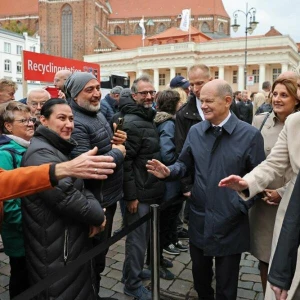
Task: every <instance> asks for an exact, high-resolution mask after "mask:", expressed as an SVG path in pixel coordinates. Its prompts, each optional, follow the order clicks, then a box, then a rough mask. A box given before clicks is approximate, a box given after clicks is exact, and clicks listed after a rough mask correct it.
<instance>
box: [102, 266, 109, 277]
mask: <svg viewBox="0 0 300 300" xmlns="http://www.w3.org/2000/svg"><path fill="white" fill-rule="evenodd" d="M110 271H111V268H110V267H105V269H104V270H103V272H102V273H101V277H102V276H105V275H106V274H107V273H109V272H110Z"/></svg>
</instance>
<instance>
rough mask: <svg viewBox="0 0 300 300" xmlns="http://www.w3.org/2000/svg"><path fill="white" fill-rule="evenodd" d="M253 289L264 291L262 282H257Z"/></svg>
mask: <svg viewBox="0 0 300 300" xmlns="http://www.w3.org/2000/svg"><path fill="white" fill-rule="evenodd" d="M253 290H254V291H256V292H263V287H262V284H261V283H255V284H254V286H253Z"/></svg>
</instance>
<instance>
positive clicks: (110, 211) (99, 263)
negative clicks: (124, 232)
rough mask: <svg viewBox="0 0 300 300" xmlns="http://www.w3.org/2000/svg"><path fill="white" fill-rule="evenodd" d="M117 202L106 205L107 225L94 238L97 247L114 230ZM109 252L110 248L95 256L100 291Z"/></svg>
mask: <svg viewBox="0 0 300 300" xmlns="http://www.w3.org/2000/svg"><path fill="white" fill-rule="evenodd" d="M116 208H117V204H116V203H115V204H113V205H111V206H109V207H106V211H105V216H106V225H105V229H104V231H103V232H101V233H100V234H98V235H97V236H95V237H94V238H93V246H94V247H96V246H98V245H99V244H102V243H103V242H105V241H107V240H108V239H109V238H110V237H111V232H112V226H113V220H114V215H115V212H116ZM107 252H108V249H106V250H104V251H103V252H102V253H100V254H98V255H97V256H95V258H94V261H95V272H96V280H97V287H96V288H97V290H98V292H99V286H100V279H101V276H100V273H102V272H103V271H104V269H105V260H106V254H107ZM98 284H99V285H98Z"/></svg>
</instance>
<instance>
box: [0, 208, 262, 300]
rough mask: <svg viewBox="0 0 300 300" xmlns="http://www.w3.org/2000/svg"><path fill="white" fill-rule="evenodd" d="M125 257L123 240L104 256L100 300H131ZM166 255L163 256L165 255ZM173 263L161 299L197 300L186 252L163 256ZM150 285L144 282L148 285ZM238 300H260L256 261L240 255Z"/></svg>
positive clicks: (4, 284)
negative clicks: (124, 271)
mask: <svg viewBox="0 0 300 300" xmlns="http://www.w3.org/2000/svg"><path fill="white" fill-rule="evenodd" d="M120 224H121V216H120V210H119V208H118V209H117V213H116V215H115V219H114V229H117V228H119V227H120ZM183 243H185V241H183ZM124 253H125V238H123V239H122V240H120V241H118V242H117V243H116V244H114V245H112V246H111V247H110V249H109V252H108V254H107V261H106V268H105V270H104V272H103V274H102V275H103V276H102V279H101V291H100V296H101V297H113V298H116V299H119V300H131V299H133V298H132V297H128V296H126V295H125V294H124V293H123V286H124V285H123V284H122V283H121V277H122V267H123V261H124ZM164 255H165V254H164ZM165 257H167V258H168V259H170V260H172V262H173V264H174V266H173V268H171V269H170V271H172V272H173V273H174V274H175V275H176V277H175V279H174V280H170V281H168V280H164V279H161V280H160V289H161V299H166V300H172V299H174V300H175V299H178V300H181V299H185V300H193V299H197V296H196V292H195V291H194V289H193V282H192V272H191V267H192V266H191V258H190V255H189V253H188V252H182V253H181V254H180V255H178V256H171V255H165ZM8 263H9V259H8V257H7V256H6V255H5V254H4V253H0V300H7V299H9V294H8V290H7V289H8V283H9V275H10V267H9V264H8ZM149 284H150V281H145V285H149ZM237 299H238V300H242V299H253V300H263V293H262V286H261V281H260V276H259V270H258V261H257V259H256V258H255V257H253V256H252V255H250V254H249V253H243V254H242V260H241V264H240V275H239V285H238V296H237Z"/></svg>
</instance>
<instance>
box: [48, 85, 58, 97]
mask: <svg viewBox="0 0 300 300" xmlns="http://www.w3.org/2000/svg"><path fill="white" fill-rule="evenodd" d="M45 90H46V91H47V92H48V93H49V94H50V96H51V98H58V93H59V89H58V88H56V87H55V86H47V87H46V88H45Z"/></svg>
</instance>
